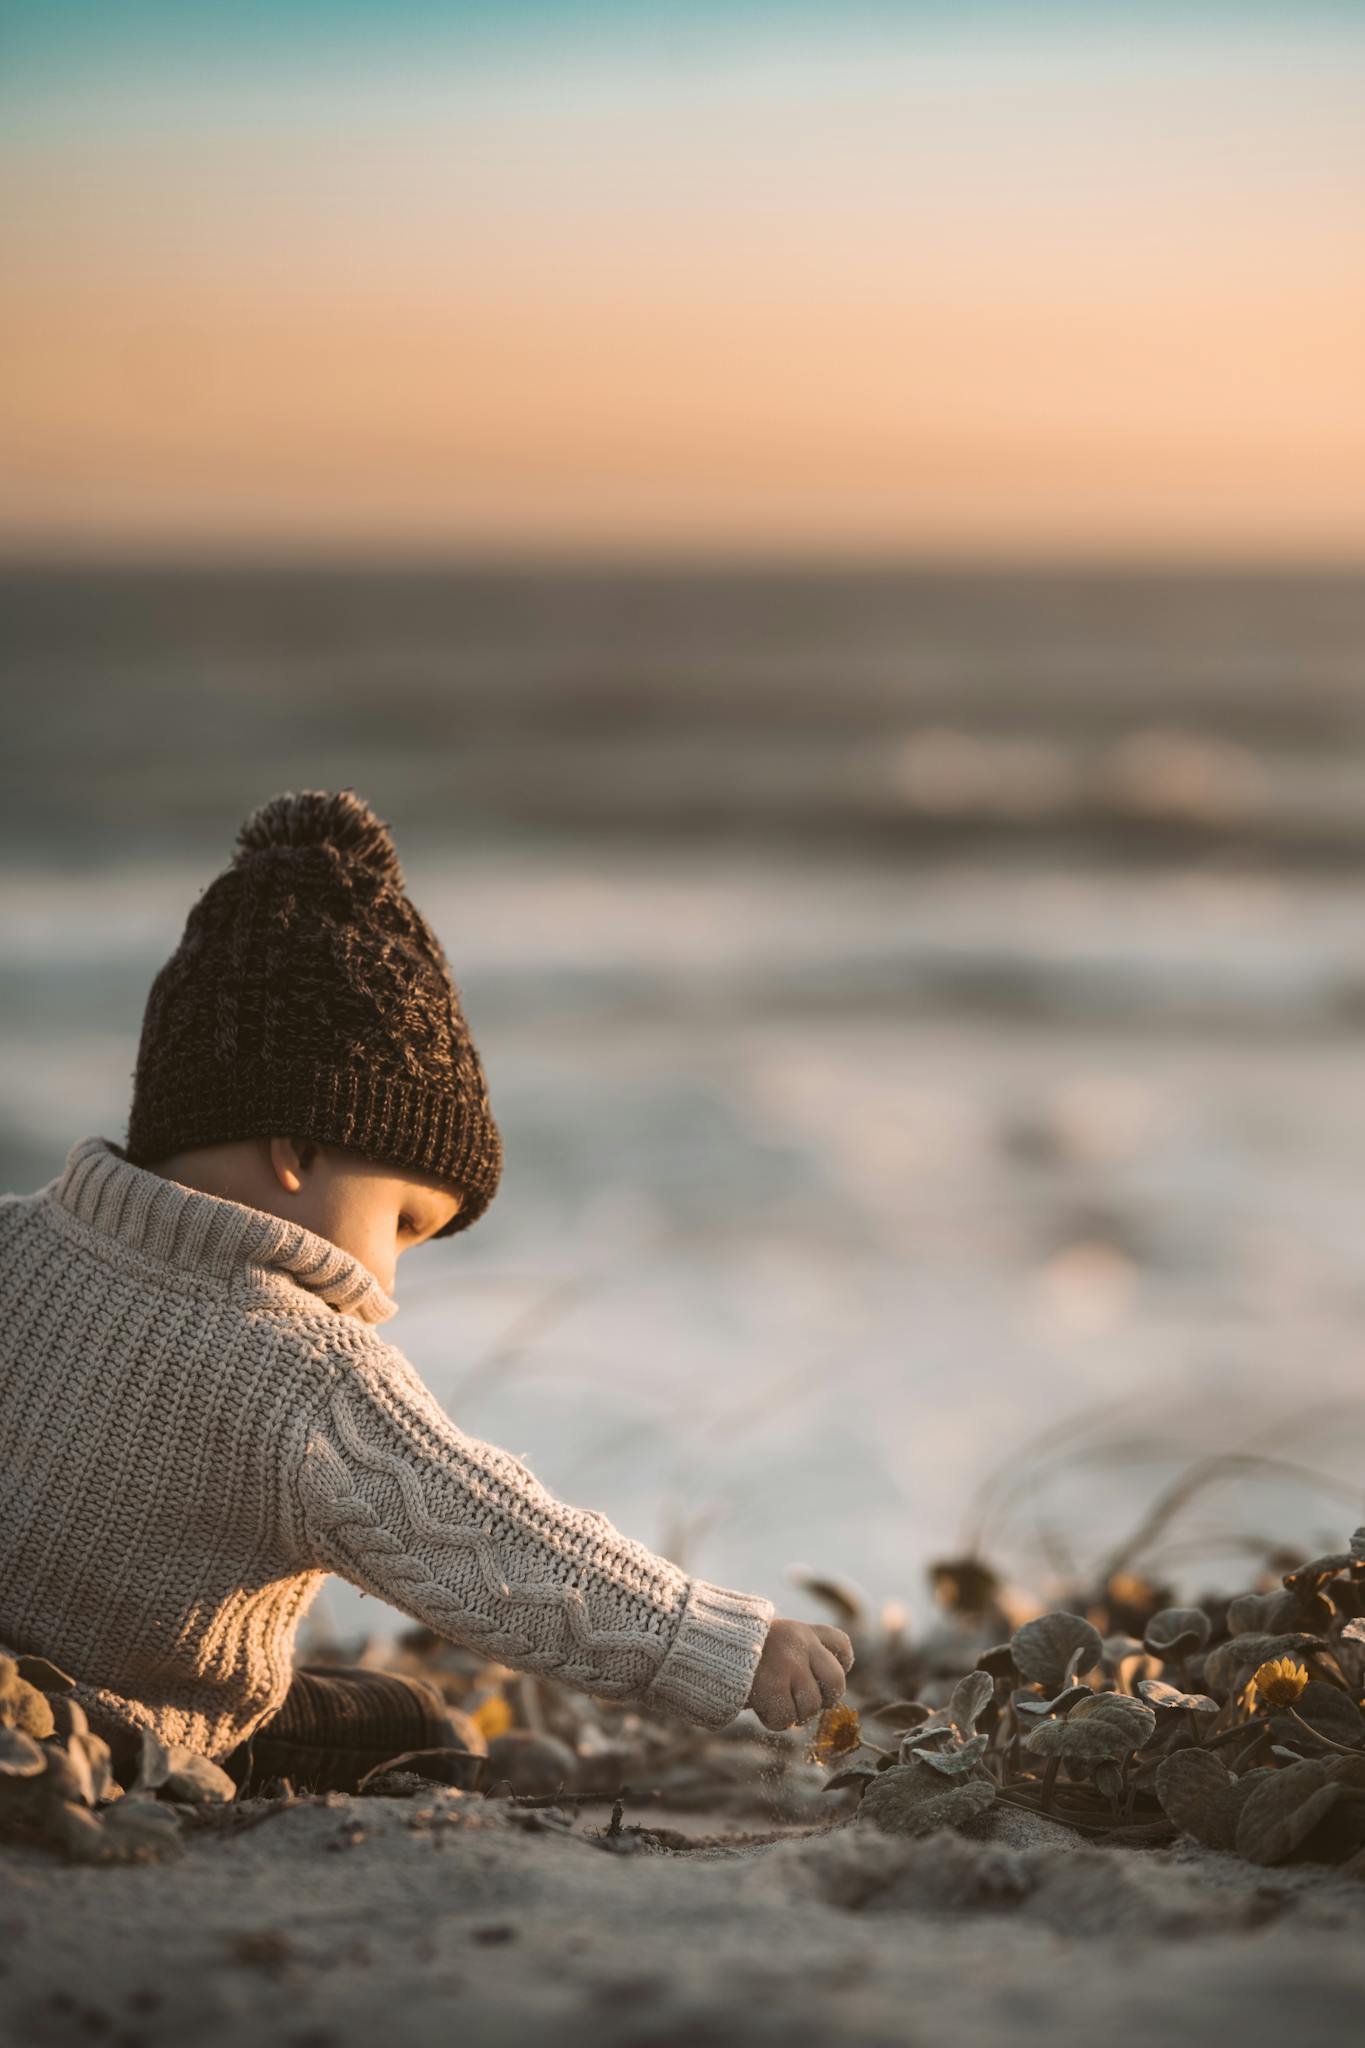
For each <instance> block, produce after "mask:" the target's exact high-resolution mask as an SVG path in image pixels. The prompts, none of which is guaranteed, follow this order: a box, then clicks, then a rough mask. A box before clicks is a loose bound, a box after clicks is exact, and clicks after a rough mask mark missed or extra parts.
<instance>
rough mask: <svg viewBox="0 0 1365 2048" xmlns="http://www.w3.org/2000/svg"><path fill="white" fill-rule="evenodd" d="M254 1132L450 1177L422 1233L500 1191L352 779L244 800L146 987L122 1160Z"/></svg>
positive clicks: (436, 964) (418, 918) (487, 1114)
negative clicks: (445, 1196) (444, 1203)
mask: <svg viewBox="0 0 1365 2048" xmlns="http://www.w3.org/2000/svg"><path fill="white" fill-rule="evenodd" d="M258 1137H259V1138H266V1137H291V1138H313V1139H315V1140H316V1141H317V1142H318V1143H319V1144H333V1145H344V1146H349V1147H350V1148H352V1149H353V1150H354V1151H356V1152H359V1153H361V1154H362V1155H363V1156H364V1157H365V1158H367V1159H371V1160H374V1161H375V1162H376V1163H378V1164H380V1165H385V1166H391V1167H394V1168H396V1169H402V1168H405V1167H411V1168H413V1169H415V1170H416V1171H418V1172H423V1173H431V1174H435V1175H436V1176H438V1177H439V1178H440V1179H442V1180H445V1181H448V1182H450V1183H451V1185H452V1187H458V1188H459V1189H460V1190H461V1191H462V1193H463V1197H464V1199H463V1201H462V1202H461V1204H460V1207H459V1208H458V1209H457V1210H456V1212H455V1215H454V1216H453V1217H452V1218H451V1220H450V1222H449V1223H447V1224H446V1225H445V1227H444V1228H443V1229H441V1230H438V1231H437V1232H436V1233H435V1235H436V1236H437V1237H449V1236H450V1235H451V1234H452V1232H454V1231H457V1230H467V1229H468V1228H469V1225H470V1224H471V1223H474V1222H476V1221H477V1220H478V1218H479V1217H480V1216H482V1214H483V1212H484V1210H485V1209H486V1208H487V1207H488V1205H489V1203H490V1202H491V1201H492V1199H493V1196H494V1194H495V1192H496V1191H497V1186H498V1181H499V1178H500V1176H501V1172H502V1140H501V1138H500V1136H499V1134H498V1128H497V1125H496V1124H495V1123H494V1121H493V1116H492V1112H491V1110H490V1108H489V1104H488V1090H487V1085H486V1082H485V1079H484V1072H483V1067H482V1065H481V1064H480V1061H479V1055H478V1053H477V1051H476V1050H475V1046H474V1042H473V1039H472V1038H471V1037H470V1034H469V1030H468V1027H467V1025H466V1023H465V1019H464V1016H463V1013H462V1012H461V1009H460V999H459V994H458V991H457V989H456V987H455V985H454V982H453V981H452V979H451V974H450V966H449V962H448V961H447V959H446V957H445V954H444V953H443V952H442V950H441V946H440V943H439V942H438V940H437V938H436V936H435V934H434V932H433V931H432V930H431V927H430V926H429V925H428V924H427V923H426V921H425V919H424V918H423V917H422V915H421V913H420V912H419V911H418V910H417V909H416V908H415V907H414V905H413V904H412V903H411V902H410V901H409V900H408V897H407V895H406V894H405V893H404V882H403V873H402V869H401V868H400V866H399V864H398V855H397V852H396V850H395V848H394V843H393V840H392V838H391V836H390V834H389V829H388V826H387V825H386V824H385V823H384V822H383V820H382V819H380V818H377V817H376V816H375V814H374V812H373V811H372V810H371V809H370V807H369V805H368V804H367V803H366V802H365V801H364V800H363V798H361V797H359V796H357V795H356V793H355V791H354V790H353V789H343V790H338V791H328V790H320V789H305V790H302V791H294V790H289V791H286V792H285V794H284V795H282V796H277V797H272V798H271V800H270V802H269V803H267V804H263V805H262V806H261V808H260V809H259V810H258V811H255V812H253V814H252V815H251V817H249V818H248V819H247V821H246V823H245V824H244V825H243V826H242V828H241V830H240V832H239V833H238V835H237V848H236V852H235V853H234V855H233V860H232V865H231V866H230V867H229V868H227V869H226V870H225V871H224V872H223V873H222V874H220V875H219V876H218V877H217V878H216V879H215V880H214V881H212V882H210V883H209V885H208V887H207V888H206V889H204V890H203V891H202V892H201V894H200V896H199V898H198V900H197V901H196V903H195V905H194V907H193V909H192V910H191V911H190V914H189V917H188V919H187V921H186V924H185V930H184V935H183V937H182V938H181V941H180V944H179V945H178V946H177V948H176V950H175V952H174V953H173V954H172V955H171V957H170V959H169V960H168V961H167V962H166V964H165V965H164V966H163V967H162V968H161V970H160V972H159V973H158V974H157V976H156V978H155V980H154V981H153V983H152V986H151V991H150V993H149V995H148V998H147V1007H146V1011H145V1013H144V1016H143V1020H142V1038H141V1043H140V1044H139V1047H138V1056H137V1068H136V1071H135V1074H134V1077H133V1102H132V1108H131V1110H130V1112H129V1119H128V1136H127V1142H126V1144H125V1146H124V1151H125V1153H126V1156H127V1158H128V1159H129V1161H130V1162H131V1163H132V1164H133V1165H134V1166H150V1165H152V1164H154V1163H155V1162H156V1161H157V1160H159V1159H164V1158H166V1157H167V1156H168V1155H169V1154H171V1153H173V1152H178V1151H180V1150H182V1149H183V1148H184V1147H186V1146H191V1145H212V1144H218V1143H221V1142H222V1141H224V1140H225V1139H230V1138H258Z"/></svg>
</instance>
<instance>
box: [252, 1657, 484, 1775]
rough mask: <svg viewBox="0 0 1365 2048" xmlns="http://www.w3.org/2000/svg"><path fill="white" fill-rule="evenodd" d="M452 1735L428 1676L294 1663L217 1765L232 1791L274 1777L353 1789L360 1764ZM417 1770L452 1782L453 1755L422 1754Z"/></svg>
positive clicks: (436, 1744)
mask: <svg viewBox="0 0 1365 2048" xmlns="http://www.w3.org/2000/svg"><path fill="white" fill-rule="evenodd" d="M457 1743H458V1737H457V1736H456V1734H455V1731H454V1728H453V1726H452V1724H451V1721H450V1718H449V1716H448V1714H447V1712H446V1708H445V1703H444V1701H443V1700H442V1698H441V1695H440V1694H439V1692H438V1691H437V1690H436V1687H435V1686H434V1685H432V1684H431V1683H430V1681H429V1680H427V1679H424V1678H409V1677H407V1676H406V1675H405V1674H403V1673H402V1672H398V1671H369V1670H365V1669H364V1668H363V1667H361V1666H358V1665H354V1666H352V1665H330V1664H329V1665H302V1666H300V1668H299V1669H298V1670H297V1671H296V1672H295V1673H294V1676H293V1679H292V1680H291V1682H290V1686H289V1691H288V1693H287V1694H286V1696H285V1700H284V1704H283V1705H282V1706H281V1707H280V1708H279V1709H278V1711H277V1712H276V1713H274V1714H272V1715H271V1717H270V1719H269V1720H268V1721H263V1722H262V1723H261V1726H260V1727H259V1728H258V1729H257V1730H256V1732H255V1734H254V1735H252V1736H250V1737H249V1738H248V1739H247V1741H246V1742H244V1743H241V1744H240V1745H239V1746H238V1747H237V1748H236V1749H234V1750H233V1751H232V1753H231V1755H230V1756H228V1757H227V1758H225V1760H224V1764H223V1768H224V1770H226V1771H227V1773H228V1775H229V1777H231V1778H232V1779H233V1780H234V1781H235V1782H236V1784H237V1787H238V1793H239V1796H243V1795H244V1796H250V1795H251V1794H253V1793H256V1792H260V1791H263V1790H264V1789H265V1788H266V1786H268V1785H270V1784H272V1783H274V1782H277V1781H278V1780H280V1779H282V1778H287V1779H288V1780H289V1782H290V1784H291V1785H292V1786H293V1787H294V1790H295V1791H296V1792H354V1791H355V1790H356V1787H357V1786H358V1785H359V1783H360V1780H361V1779H362V1778H363V1777H364V1776H365V1774H366V1772H367V1771H372V1770H374V1769H375V1768H376V1767H377V1766H378V1765H380V1764H384V1763H388V1762H389V1761H390V1760H391V1759H392V1758H394V1757H397V1756H402V1755H403V1754H404V1753H405V1752H407V1751H409V1750H419V1749H449V1748H452V1747H454V1746H455V1745H456V1744H457ZM422 1770H423V1772H424V1773H425V1775H427V1776H429V1777H438V1776H448V1777H449V1778H450V1780H451V1782H459V1774H458V1773H459V1766H458V1759H452V1760H451V1764H450V1768H449V1770H446V1769H443V1765H442V1760H441V1759H440V1758H432V1759H429V1760H425V1761H424V1762H423V1764H422Z"/></svg>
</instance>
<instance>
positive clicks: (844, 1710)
mask: <svg viewBox="0 0 1365 2048" xmlns="http://www.w3.org/2000/svg"><path fill="white" fill-rule="evenodd" d="M862 1739H863V1737H862V1729H861V1727H860V1725H859V1721H858V1712H857V1709H856V1707H848V1706H838V1707H826V1708H825V1711H824V1713H823V1714H821V1716H820V1719H819V1720H818V1721H817V1722H816V1724H815V1737H814V1740H813V1741H812V1743H811V1753H812V1755H813V1756H814V1758H815V1761H816V1762H817V1763H822V1764H828V1763H832V1762H833V1761H834V1759H835V1758H836V1757H840V1756H843V1755H845V1754H846V1753H847V1751H849V1750H850V1749H857V1747H858V1745H859V1744H860V1742H861V1741H862Z"/></svg>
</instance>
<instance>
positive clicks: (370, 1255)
mask: <svg viewBox="0 0 1365 2048" xmlns="http://www.w3.org/2000/svg"><path fill="white" fill-rule="evenodd" d="M269 1144H270V1163H271V1168H272V1171H273V1173H274V1176H275V1179H276V1181H277V1182H278V1185H279V1190H280V1199H279V1200H278V1202H277V1203H276V1204H275V1205H273V1206H275V1208H276V1212H277V1213H278V1214H280V1215H286V1216H288V1217H289V1218H290V1219H291V1221H293V1222H295V1223H301V1224H302V1225H303V1226H304V1228H305V1229H306V1230H315V1231H316V1232H317V1233H318V1235H319V1237H326V1238H330V1239H331V1241H332V1243H333V1244H336V1245H340V1247H341V1249H342V1250H343V1251H345V1252H349V1253H350V1254H351V1256H352V1258H356V1259H359V1260H360V1263H361V1264H362V1265H363V1266H365V1267H366V1268H367V1269H368V1270H369V1271H370V1272H371V1273H373V1275H374V1277H375V1279H376V1280H377V1281H378V1282H379V1284H380V1286H381V1287H382V1288H383V1289H384V1290H385V1292H386V1293H387V1294H392V1293H393V1291H394V1274H395V1271H396V1269H397V1265H398V1261H399V1259H400V1258H401V1256H402V1254H403V1253H404V1252H405V1251H409V1250H410V1249H411V1248H412V1246H413V1245H415V1244H421V1243H422V1242H423V1240H424V1239H426V1238H428V1237H431V1236H432V1235H433V1234H434V1233H435V1232H436V1231H438V1230H440V1229H442V1228H444V1226H445V1225H446V1224H447V1223H448V1222H449V1221H450V1219H451V1217H452V1216H453V1215H454V1214H455V1212H456V1210H457V1209H458V1208H459V1206H460V1202H461V1199H462V1197H461V1196H460V1195H459V1194H458V1193H457V1192H456V1190H455V1189H453V1188H452V1187H451V1186H450V1185H449V1183H448V1182H444V1181H440V1180H438V1179H437V1178H436V1177H435V1175H434V1174H425V1173H416V1172H414V1171H413V1170H411V1169H404V1170H402V1171H400V1170H398V1169H396V1168H394V1167H390V1166H378V1165H376V1164H375V1163H374V1162H373V1161H372V1160H369V1159H362V1158H361V1157H360V1155H359V1154H358V1153H356V1152H348V1151H346V1150H344V1149H343V1148H342V1147H341V1146H337V1145H313V1144H311V1143H309V1142H307V1141H303V1142H301V1143H297V1144H296V1143H295V1141H294V1140H293V1139H292V1138H272V1139H270V1141H269Z"/></svg>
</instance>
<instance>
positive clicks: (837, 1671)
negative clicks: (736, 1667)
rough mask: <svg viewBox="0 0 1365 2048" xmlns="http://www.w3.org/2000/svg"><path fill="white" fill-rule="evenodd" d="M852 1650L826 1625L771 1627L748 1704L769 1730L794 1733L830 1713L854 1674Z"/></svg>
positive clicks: (772, 1624) (780, 1623) (791, 1623)
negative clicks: (814, 1717) (822, 1711)
mask: <svg viewBox="0 0 1365 2048" xmlns="http://www.w3.org/2000/svg"><path fill="white" fill-rule="evenodd" d="M852 1665H853V1645H852V1643H851V1642H850V1641H849V1639H848V1637H847V1636H846V1635H845V1634H844V1632H843V1630H842V1629H841V1628H830V1627H828V1626H826V1625H825V1624H824V1623H822V1622H814V1623H812V1622H805V1621H773V1622H770V1623H769V1625H768V1634H767V1637H766V1639H765V1641H764V1644H763V1654H762V1656H761V1657H760V1658H759V1660H758V1669H757V1671H755V1673H754V1682H753V1685H752V1686H751V1688H750V1690H749V1698H748V1701H747V1704H748V1705H749V1706H751V1707H752V1708H753V1710H754V1712H755V1713H756V1714H757V1715H758V1718H759V1720H760V1721H761V1722H762V1723H763V1726H764V1727H765V1728H791V1727H794V1726H795V1724H796V1723H797V1722H799V1721H809V1719H810V1718H811V1715H812V1714H818V1713H819V1711H820V1709H821V1707H832V1706H834V1704H835V1703H836V1701H838V1700H839V1699H840V1698H841V1697H842V1695H843V1690H844V1677H845V1674H846V1673H847V1672H848V1671H850V1670H851V1669H852Z"/></svg>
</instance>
